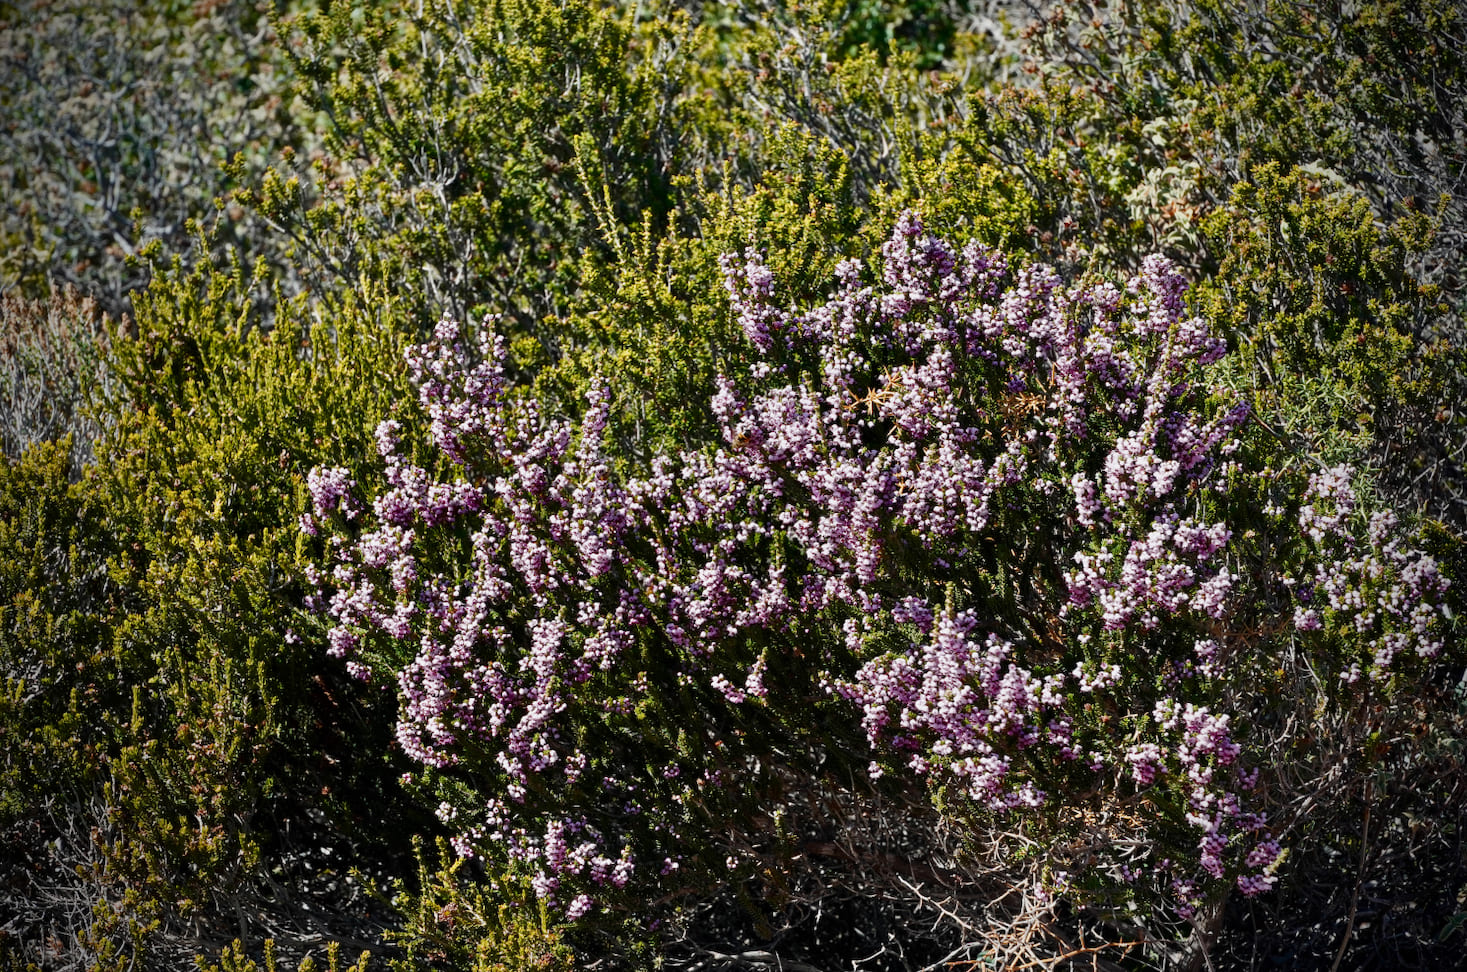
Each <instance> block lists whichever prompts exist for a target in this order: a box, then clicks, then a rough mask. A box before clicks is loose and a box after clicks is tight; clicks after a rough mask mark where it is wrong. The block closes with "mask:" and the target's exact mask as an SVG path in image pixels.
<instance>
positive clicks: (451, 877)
mask: <svg viewBox="0 0 1467 972" xmlns="http://www.w3.org/2000/svg"><path fill="white" fill-rule="evenodd" d="M414 854H415V856H416V858H417V864H418V873H417V876H416V877H417V880H416V881H415V882H414V885H413V886H409V885H408V884H407V882H404V881H402V880H398V881H395V882H394V885H393V895H392V901H393V907H394V908H395V909H396V910H397V911H398V913H399V914H401V915H402V917H403V921H402V924H401V925H400V926H399V927H398V928H396V929H394V930H393V931H391V932H389V933H388V934H387V936H386V937H387V939H388V940H389V941H391V942H393V943H395V944H397V945H399V946H400V947H401V948H402V949H403V957H402V958H396V959H393V960H392V968H393V969H395V970H398V972H412V970H415V969H420V968H424V967H425V966H427V965H431V966H433V967H436V968H450V969H463V970H465V972H570V970H571V969H573V968H575V966H574V964H573V963H572V959H573V957H574V956H573V954H572V952H571V949H570V947H569V946H568V945H567V944H566V943H565V942H564V941H563V940H562V939H561V935H560V930H559V929H558V928H556V927H555V926H554V925H553V924H552V923H551V921H550V918H549V915H548V913H547V912H546V910H545V907H544V905H543V904H540V903H538V902H537V901H536V900H535V895H534V892H533V891H531V890H530V887H529V882H528V881H526V880H524V879H523V878H519V879H516V878H514V877H511V876H508V875H505V876H501V877H498V878H497V879H494V880H489V881H486V880H485V879H484V878H483V877H482V876H476V875H474V874H473V871H474V869H475V867H474V865H473V864H472V863H470V862H468V861H465V860H464V859H463V858H460V857H458V855H457V854H455V853H454V852H453V851H452V850H451V849H450V848H449V846H448V844H447V843H446V842H443V841H440V842H439V844H438V846H437V849H436V851H435V853H434V854H433V857H432V861H431V863H430V861H429V858H428V857H427V856H426V855H425V853H424V851H423V848H422V847H421V846H417V847H415V848H414Z"/></svg>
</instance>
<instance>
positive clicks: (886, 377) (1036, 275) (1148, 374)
mask: <svg viewBox="0 0 1467 972" xmlns="http://www.w3.org/2000/svg"><path fill="white" fill-rule="evenodd" d="M724 271H725V279H726V284H727V289H728V292H729V296H730V300H731V304H732V310H733V314H734V315H735V317H736V319H737V321H738V323H739V325H740V326H741V328H742V330H743V333H744V335H745V337H746V338H747V344H746V345H745V346H744V347H743V348H741V349H731V350H730V352H729V355H728V357H727V358H726V359H725V363H726V373H725V376H724V377H723V378H722V379H720V380H719V382H718V385H717V388H716V391H715V393H714V394H713V395H712V398H711V402H710V406H711V410H712V414H713V416H714V418H715V420H716V427H717V428H718V430H719V432H720V437H719V438H718V440H717V441H710V442H703V443H688V444H687V445H686V447H685V448H684V449H683V450H681V451H679V452H676V453H668V454H657V455H654V456H652V457H650V459H649V460H648V461H647V462H646V463H645V464H644V465H643V466H642V467H641V468H640V471H633V472H632V473H621V472H619V471H618V470H619V469H621V468H624V467H623V466H618V465H617V462H616V461H615V460H616V459H617V458H618V457H614V456H613V455H612V454H611V453H610V447H609V444H608V442H607V439H608V436H607V435H606V433H605V430H606V428H607V425H608V419H609V417H610V415H611V410H612V407H613V404H614V399H615V395H614V392H613V389H612V388H611V387H610V386H609V385H607V384H605V383H598V384H595V385H594V386H593V387H592V389H591V390H590V393H589V396H588V398H589V404H588V407H587V409H586V412H585V415H584V416H583V417H582V418H581V419H580V420H579V421H578V422H577V421H572V420H570V419H568V418H565V417H560V416H554V415H549V414H545V412H544V411H543V410H542V408H541V406H540V403H539V402H538V401H537V400H535V399H534V398H532V397H530V396H528V395H525V394H522V393H520V392H518V391H517V390H516V389H515V388H514V387H512V386H511V382H510V381H509V379H508V377H507V374H506V368H505V359H506V350H505V342H504V340H503V338H501V337H498V336H494V335H489V336H486V337H485V338H484V339H483V341H482V343H481V345H480V347H479V348H478V349H477V352H475V351H473V350H471V348H470V347H469V345H468V341H467V339H466V337H465V336H464V334H463V333H462V332H461V329H460V328H459V327H458V325H456V324H455V323H453V322H451V321H445V322H444V323H443V324H442V325H440V327H439V328H438V330H437V333H436V334H435V336H434V339H433V340H432V341H430V342H428V343H427V344H425V345H423V346H420V347H417V348H414V349H412V350H411V351H410V352H409V355H408V363H409V367H410V369H411V371H412V373H413V375H414V378H415V381H416V384H417V386H418V388H419V392H420V399H421V404H422V408H423V412H424V415H425V418H426V421H427V422H428V423H429V424H430V435H431V439H432V441H433V442H434V443H435V444H436V447H437V450H438V452H439V453H440V454H441V457H442V459H444V460H446V464H445V468H448V469H451V470H452V474H451V475H449V476H436V475H434V474H433V473H432V472H430V470H429V469H427V468H424V467H422V466H419V465H416V464H415V463H414V462H413V461H411V460H410V459H409V457H408V455H407V454H406V450H405V449H404V448H402V447H400V445H399V442H400V439H401V437H402V433H403V432H404V429H403V428H402V427H401V426H400V425H398V424H397V423H396V422H391V421H389V422H385V423H383V425H382V426H381V427H380V428H379V430H378V448H379V451H380V453H381V456H382V459H383V461H384V462H385V464H386V480H387V482H388V484H389V487H388V488H387V489H386V490H384V491H382V492H381V493H379V494H378V495H376V496H374V497H363V496H358V495H357V494H356V492H355V490H356V485H355V484H354V483H353V481H352V480H351V478H350V476H349V475H348V474H347V473H346V472H345V471H344V470H341V469H335V468H322V469H317V470H316V471H315V472H314V473H313V474H312V477H311V481H310V489H311V494H312V498H313V501H314V504H313V505H314V512H313V513H309V514H307V515H306V516H305V517H304V518H303V520H302V527H303V529H305V530H306V531H307V532H308V533H317V532H319V531H320V530H321V529H322V528H323V526H327V527H328V529H329V530H330V531H331V532H332V534H333V537H332V539H331V541H330V549H331V551H332V553H333V555H332V558H331V562H330V563H329V564H328V565H327V569H326V570H325V571H324V572H320V573H318V574H317V576H316V581H317V582H318V584H319V587H320V593H319V596H318V598H317V607H318V609H320V610H322V611H323V612H325V613H327V614H328V615H329V616H330V619H331V622H332V624H333V628H332V631H331V633H330V639H331V644H332V650H333V652H334V653H335V654H337V655H339V656H341V657H342V658H344V659H346V660H347V664H348V665H349V666H351V667H352V669H353V670H354V671H356V672H357V673H358V674H360V675H362V676H363V677H371V676H372V675H374V674H377V673H386V672H391V673H392V674H393V675H394V676H395V678H396V679H397V683H398V686H399V690H400V692H401V699H402V708H401V718H400V721H399V726H398V739H399V741H400V742H401V744H402V746H403V748H404V749H405V750H406V751H407V752H408V753H410V754H411V755H412V756H413V757H414V758H416V759H417V760H419V761H420V762H421V763H422V764H424V766H425V767H427V768H428V770H427V775H428V776H429V777H430V778H436V779H439V780H441V781H444V785H443V787H442V789H443V792H444V794H445V799H444V803H443V806H442V807H441V809H440V813H441V816H442V817H443V818H444V820H445V821H449V822H452V823H453V825H454V826H455V827H457V829H458V837H457V840H456V847H457V848H458V850H459V851H460V852H461V853H463V854H465V855H477V854H495V855H499V854H505V855H507V856H508V857H509V858H510V859H512V860H515V861H518V862H521V863H522V864H523V865H524V866H525V867H527V868H528V869H529V871H530V872H531V873H532V875H533V882H534V886H535V888H536V890H537V891H538V892H539V894H540V895H541V896H542V898H543V899H545V900H546V901H547V902H549V903H551V904H552V905H553V906H554V907H556V908H557V909H560V910H561V911H562V913H564V914H565V915H566V916H567V917H569V918H571V919H575V918H578V917H581V916H582V915H585V914H586V913H588V912H590V911H591V910H593V909H594V908H596V907H597V905H598V902H602V901H609V900H612V899H614V898H615V891H616V889H621V888H625V887H628V886H636V887H642V888H650V887H654V886H657V885H659V884H661V885H663V886H664V890H666V889H667V886H670V885H674V884H675V882H676V881H677V880H678V877H679V876H678V875H676V874H675V873H674V872H676V871H677V870H678V869H679V868H680V867H682V866H683V865H684V864H685V863H690V862H692V861H693V860H695V859H696V860H702V861H704V862H705V863H706V860H707V858H706V857H702V858H700V857H699V855H700V854H701V853H702V852H703V848H705V847H706V846H707V844H708V843H709V842H710V840H711V839H713V838H711V837H710V835H713V834H717V833H719V832H720V831H721V830H722V829H724V827H725V824H726V821H727V819H729V817H728V815H729V814H731V813H733V812H734V811H735V809H736V808H737V807H738V806H740V800H743V799H747V798H748V797H749V795H750V794H751V793H757V792H761V790H762V791H768V790H769V789H770V788H772V787H775V786H776V782H775V781H776V780H777V778H778V774H777V772H776V771H775V770H774V769H773V768H772V766H773V765H776V764H783V765H786V766H789V765H794V764H796V759H795V757H793V756H786V755H783V754H787V753H798V752H804V751H808V750H809V749H811V748H817V749H821V750H823V751H825V752H829V753H835V754H839V753H840V752H841V750H842V749H843V748H846V747H849V746H851V745H852V740H853V739H854V741H855V742H854V745H856V746H857V747H860V746H861V745H862V742H861V737H862V736H864V743H865V744H866V745H869V753H867V754H864V755H862V756H861V762H867V761H868V759H869V767H868V772H869V774H870V776H871V777H873V778H877V777H884V778H885V784H884V785H907V786H910V787H912V788H915V791H916V792H921V791H922V789H923V788H924V787H926V786H929V785H931V786H935V787H937V788H939V792H941V793H942V794H944V801H945V806H947V807H948V808H949V810H950V811H951V812H953V813H955V814H957V815H959V816H961V817H963V818H966V819H967V820H968V821H970V822H972V823H973V824H974V825H979V824H981V823H983V822H984V821H989V822H995V821H997V822H1002V821H1012V820H1032V821H1034V822H1036V823H1043V822H1045V821H1049V822H1051V823H1053V824H1055V825H1057V826H1063V822H1064V821H1065V820H1066V819H1068V818H1072V816H1073V814H1074V813H1075V812H1081V813H1083V812H1085V811H1086V810H1087V809H1103V810H1106V811H1107V812H1112V811H1113V812H1114V813H1113V819H1116V820H1118V821H1120V822H1119V823H1118V824H1116V825H1115V828H1116V829H1115V832H1114V834H1113V836H1115V835H1119V834H1120V830H1121V828H1124V830H1125V835H1124V836H1125V839H1124V840H1115V841H1114V842H1113V844H1112V845H1111V846H1109V847H1106V846H1104V845H1102V846H1101V847H1100V848H1098V849H1097V850H1096V852H1095V854H1094V855H1092V856H1091V857H1090V859H1089V861H1088V862H1085V861H1081V862H1079V863H1076V862H1074V861H1065V860H1064V859H1063V858H1061V857H1058V856H1057V857H1056V859H1055V861H1054V868H1055V870H1052V871H1051V872H1050V873H1051V877H1050V881H1051V885H1052V886H1053V887H1064V886H1067V885H1069V886H1072V887H1074V888H1075V889H1076V890H1077V891H1078V890H1080V889H1083V888H1086V887H1088V888H1090V889H1091V890H1115V889H1117V888H1123V887H1127V886H1129V887H1132V888H1134V889H1135V890H1136V892H1137V893H1149V891H1155V890H1159V891H1161V892H1162V893H1163V894H1164V895H1165V896H1166V898H1168V899H1169V900H1171V901H1172V902H1173V903H1174V904H1176V905H1177V906H1178V908H1179V910H1180V911H1181V913H1182V914H1183V915H1184V916H1188V915H1190V914H1191V913H1192V912H1193V910H1194V909H1196V908H1197V907H1198V906H1199V905H1201V904H1203V903H1204V902H1206V901H1209V900H1210V901H1216V900H1218V899H1219V896H1220V895H1221V894H1224V893H1226V890H1227V889H1228V888H1230V887H1236V888H1237V889H1239V890H1240V891H1241V892H1242V893H1244V894H1246V895H1254V894H1258V893H1261V892H1263V891H1266V890H1267V889H1269V888H1270V887H1271V886H1273V884H1274V882H1275V873H1276V871H1277V868H1278V866H1279V865H1280V863H1281V861H1282V858H1283V848H1282V846H1281V844H1280V842H1279V840H1278V839H1277V838H1276V835H1275V834H1273V833H1272V832H1271V830H1270V823H1269V818H1268V815H1267V805H1266V798H1265V793H1266V787H1263V786H1261V784H1262V783H1264V782H1266V779H1265V777H1264V773H1265V772H1269V768H1268V767H1267V766H1263V765H1259V764H1258V763H1257V762H1256V761H1255V756H1256V755H1257V754H1259V753H1262V752H1263V751H1264V750H1265V749H1266V743H1267V738H1266V730H1267V726H1266V722H1267V720H1265V719H1255V718H1253V717H1254V716H1256V715H1257V714H1258V712H1259V711H1260V710H1259V709H1258V707H1259V706H1266V705H1267V704H1268V700H1267V699H1262V700H1260V699H1259V698H1258V697H1257V694H1256V693H1254V692H1253V691H1251V690H1250V689H1249V687H1248V685H1247V684H1246V680H1247V678H1248V677H1249V673H1250V672H1252V671H1253V670H1254V668H1255V659H1256V658H1258V657H1269V653H1270V652H1277V654H1278V658H1277V659H1276V661H1277V662H1278V664H1284V658H1285V653H1284V652H1282V651H1281V650H1279V649H1280V648H1281V646H1283V645H1286V644H1289V643H1295V644H1297V645H1299V646H1301V647H1302V648H1303V649H1304V650H1303V651H1302V652H1294V653H1290V654H1289V655H1288V657H1290V658H1297V657H1299V656H1300V655H1310V653H1312V656H1311V657H1309V658H1308V660H1307V662H1305V661H1300V662H1298V664H1306V663H1307V664H1309V665H1312V666H1313V669H1314V670H1315V671H1316V672H1318V673H1320V675H1321V676H1323V677H1324V678H1325V679H1327V680H1328V684H1327V686H1326V693H1325V694H1327V695H1329V696H1330V697H1331V698H1334V697H1336V696H1338V695H1340V693H1345V694H1346V695H1348V693H1350V692H1363V691H1368V690H1369V689H1370V687H1371V686H1383V685H1386V684H1387V683H1393V682H1399V681H1401V680H1405V679H1409V678H1411V677H1415V676H1416V675H1418V674H1420V673H1421V672H1422V671H1423V666H1424V665H1426V664H1427V663H1428V662H1429V660H1430V659H1432V658H1435V657H1436V656H1438V655H1439V654H1440V653H1441V651H1442V649H1443V642H1442V633H1441V632H1442V625H1443V623H1444V618H1443V612H1442V609H1441V608H1440V600H1441V596H1442V593H1443V591H1444V589H1445V581H1444V580H1443V579H1442V578H1441V577H1440V576H1439V575H1438V573H1437V571H1436V567H1435V564H1434V563H1433V561H1432V560H1431V559H1430V558H1429V557H1427V556H1425V555H1423V554H1421V553H1419V552H1416V551H1414V550H1411V549H1410V548H1409V546H1408V544H1407V541H1406V540H1405V539H1403V538H1402V535H1401V531H1400V529H1399V526H1398V524H1397V523H1396V521H1395V519H1394V518H1393V517H1391V516H1390V515H1389V514H1379V515H1376V516H1374V517H1371V518H1368V519H1365V518H1364V513H1363V511H1362V510H1361V509H1360V507H1361V505H1362V504H1361V503H1360V501H1359V500H1358V499H1357V497H1356V496H1355V494H1354V492H1352V490H1351V487H1350V482H1349V473H1348V471H1347V470H1342V469H1330V470H1326V471H1324V472H1321V473H1316V474H1315V475H1313V476H1311V477H1308V478H1307V479H1306V478H1305V477H1304V476H1303V475H1302V474H1299V473H1295V472H1292V471H1289V470H1284V471H1278V470H1274V469H1272V468H1263V467H1262V463H1261V461H1260V462H1259V463H1257V464H1256V465H1257V466H1258V467H1259V468H1253V466H1254V465H1255V464H1254V463H1253V461H1252V460H1251V459H1250V458H1249V457H1250V456H1252V455H1255V454H1257V455H1264V454H1266V453H1267V450H1265V449H1257V450H1250V448H1248V447H1247V446H1248V441H1249V440H1248V438H1247V436H1248V435H1249V434H1251V432H1250V431H1249V429H1248V427H1247V423H1248V418H1249V408H1248V406H1247V404H1246V403H1243V402H1237V401H1220V400H1217V399H1216V398H1214V397H1213V396H1212V395H1211V393H1210V386H1209V382H1208V372H1209V368H1210V367H1212V366H1214V365H1216V363H1217V362H1218V361H1219V360H1220V359H1221V358H1222V357H1223V356H1224V355H1225V354H1226V346H1225V343H1224V342H1223V341H1222V340H1221V339H1220V338H1219V337H1217V336H1216V335H1215V334H1213V333H1212V332H1211V331H1210V330H1209V328H1208V326H1207V324H1206V323H1205V322H1204V321H1202V320H1200V319H1198V318H1195V317H1191V316H1189V315H1188V313H1187V307H1186V303H1185V300H1184V296H1185V295H1184V289H1185V288H1184V282H1183V280H1182V278H1181V277H1180V275H1179V274H1177V273H1176V272H1174V270H1173V269H1172V268H1171V266H1170V265H1169V264H1168V263H1167V262H1166V261H1165V260H1163V259H1161V258H1151V259H1148V260H1146V261H1145V262H1144V264H1143V266H1142V269H1141V271H1140V272H1139V273H1138V274H1137V275H1136V276H1135V277H1134V278H1132V279H1130V280H1127V281H1125V282H1124V284H1123V285H1121V286H1117V285H1115V284H1112V283H1109V282H1105V281H1099V280H1084V281H1081V282H1079V283H1075V284H1067V283H1066V282H1064V281H1063V280H1061V279H1060V278H1059V276H1058V275H1057V274H1056V273H1055V272H1054V271H1052V270H1051V269H1049V268H1047V267H1045V266H1042V265H1032V266H1023V265H1017V264H1012V263H1011V262H1010V261H1009V260H1008V259H1007V258H1006V257H1004V256H1003V255H1001V254H999V253H997V252H993V251H990V250H988V249H985V248H984V247H982V246H980V245H978V244H976V243H975V244H969V245H967V246H965V247H957V246H955V245H953V244H951V243H949V242H948V241H946V240H944V239H941V238H939V237H936V236H933V235H930V234H928V233H926V232H925V230H924V228H923V225H922V222H921V220H920V219H919V218H918V217H917V216H915V215H913V214H910V213H909V214H906V215H904V216H903V217H902V218H901V219H900V221H899V222H898V224H897V226H896V228H895V230H894V232H893V233H892V235H891V237H890V240H889V241H888V242H887V243H886V244H885V245H884V247H883V249H882V266H881V269H880V276H879V279H877V280H876V281H874V282H871V281H869V280H864V279H863V276H864V275H865V270H864V268H863V267H862V266H861V265H860V264H859V263H858V262H856V261H848V262H846V263H844V264H842V265H841V266H840V267H839V269H838V271H837V275H836V276H837V279H836V281H835V285H834V288H833V291H832V293H831V296H830V298H829V299H828V300H827V301H826V302H825V303H822V304H820V305H818V306H816V307H813V308H811V309H808V310H792V309H789V308H787V307H785V306H783V305H782V304H781V303H780V301H779V299H778V297H777V295H776V293H775V286H774V276H773V274H772V273H771V272H770V271H769V269H768V268H767V267H766V266H765V264H764V262H763V260H762V258H761V257H760V256H759V255H758V254H757V253H754V252H746V253H744V254H733V255H729V256H727V257H726V258H725V260H724ZM620 458H622V459H624V458H625V457H620ZM1244 524H1247V527H1246V528H1245V527H1244ZM1260 632H1261V633H1260ZM435 774H436V775H435ZM448 781H454V782H453V785H449V783H448ZM1060 866H1064V867H1065V868H1067V869H1068V870H1069V871H1070V873H1068V874H1066V873H1062V872H1059V871H1058V870H1057V869H1058V868H1059V867H1060ZM689 870H692V868H689Z"/></svg>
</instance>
